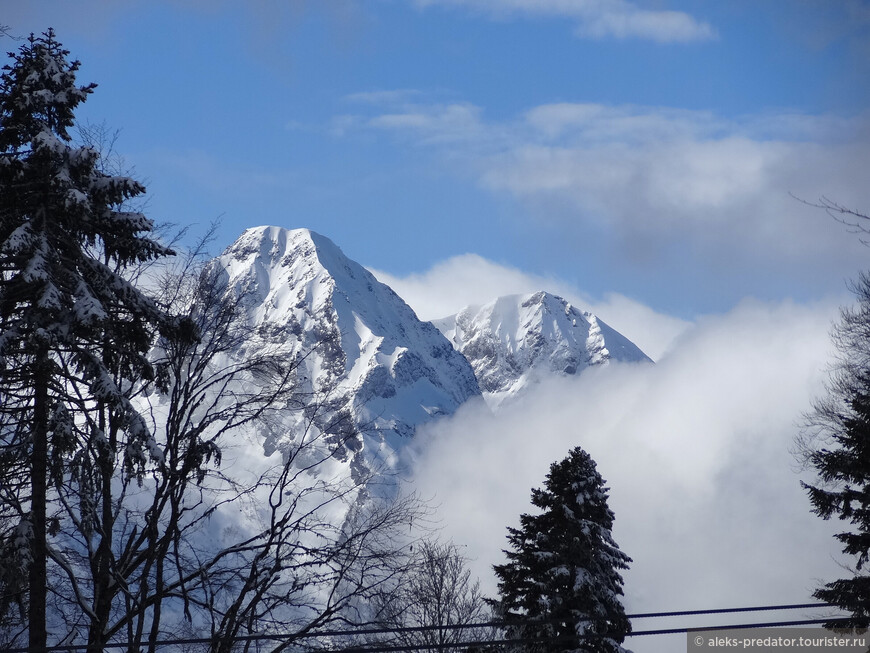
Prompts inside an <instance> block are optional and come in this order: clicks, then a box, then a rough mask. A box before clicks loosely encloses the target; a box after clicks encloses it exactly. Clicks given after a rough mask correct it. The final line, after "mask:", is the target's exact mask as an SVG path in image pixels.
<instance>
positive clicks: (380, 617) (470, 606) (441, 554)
mask: <svg viewBox="0 0 870 653" xmlns="http://www.w3.org/2000/svg"><path fill="white" fill-rule="evenodd" d="M372 610H373V613H374V622H375V623H376V624H377V625H378V626H379V627H380V628H384V629H399V630H398V631H397V632H394V633H391V634H389V635H384V634H379V635H376V636H373V637H372V639H373V640H374V641H377V642H381V643H388V644H390V645H395V646H409V647H422V648H419V649H415V650H420V651H425V652H427V653H435V652H436V651H439V652H447V653H460V651H462V652H465V651H467V650H468V649H467V647H464V646H460V643H461V642H469V641H488V640H491V639H492V638H493V633H492V630H491V629H489V628H481V627H463V626H470V625H471V624H477V623H485V622H487V621H489V620H490V618H491V612H490V608H489V606H488V605H487V603H486V600H485V599H484V597H483V595H482V594H481V592H480V583H479V581H477V580H473V579H472V577H471V571H470V570H469V569H468V565H467V561H466V559H465V557H464V556H463V555H462V553H461V551H460V549H459V547H458V546H456V545H455V544H453V543H452V542H451V543H445V544H442V543H437V542H431V541H425V540H424V541H423V542H421V543H420V544H419V545H418V549H417V551H416V552H415V554H414V558H413V563H412V566H411V567H410V568H409V569H408V571H407V572H406V573H405V574H403V576H402V577H401V578H400V579H399V582H398V584H397V585H396V586H395V587H391V588H390V589H389V591H386V592H382V593H380V594H378V595H377V597H376V599H375V600H374V601H373V603H372ZM421 627H426V629H425V630H401V629H408V628H412V629H413V628H421Z"/></svg>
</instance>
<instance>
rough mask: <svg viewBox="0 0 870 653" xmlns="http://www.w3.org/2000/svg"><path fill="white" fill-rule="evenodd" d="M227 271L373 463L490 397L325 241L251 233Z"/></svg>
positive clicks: (455, 357) (227, 255)
mask: <svg viewBox="0 0 870 653" xmlns="http://www.w3.org/2000/svg"><path fill="white" fill-rule="evenodd" d="M217 264H218V265H220V266H221V267H223V269H224V270H225V271H226V275H227V283H228V285H229V288H231V289H233V291H234V292H236V293H238V294H239V295H242V296H244V302H245V306H246V312H247V318H248V322H249V324H250V325H251V328H252V329H256V330H257V331H258V332H259V334H260V335H261V336H263V337H265V338H266V339H267V340H269V341H272V342H275V343H280V344H283V345H285V346H289V348H290V349H291V350H292V351H294V352H297V353H300V352H301V353H303V354H304V355H305V358H304V360H303V362H302V366H303V367H304V373H303V374H302V376H301V378H302V379H303V382H304V383H305V384H307V386H308V388H309V389H310V390H311V391H312V392H314V393H321V394H322V396H326V397H328V403H329V406H328V410H327V411H326V412H328V413H330V414H331V415H332V416H334V415H336V414H339V413H341V414H343V415H345V416H346V417H347V418H348V419H350V420H352V423H353V426H354V427H355V428H356V429H358V430H359V432H360V433H361V438H360V440H359V443H358V444H359V447H360V450H361V451H362V452H363V454H362V455H363V458H366V459H368V462H369V463H370V464H374V463H375V460H376V461H377V464H387V465H390V464H392V462H394V460H395V454H396V452H397V451H398V450H399V449H400V448H401V447H402V446H403V443H404V441H405V439H406V438H408V437H410V436H411V435H413V433H414V430H415V429H416V428H417V426H419V425H420V424H422V423H423V422H425V421H427V420H429V419H432V418H433V417H435V416H438V415H449V414H452V413H453V412H455V411H456V409H457V408H458V407H459V406H460V405H461V404H462V403H463V402H465V401H466V400H468V399H469V398H471V397H474V396H478V395H479V394H480V389H479V387H478V383H477V380H476V378H475V376H474V372H473V370H472V369H471V366H470V365H469V364H468V361H467V360H466V359H465V358H464V357H463V356H462V354H460V353H459V352H457V351H456V350H455V349H454V347H453V346H452V345H451V344H450V342H448V341H447V339H446V338H445V337H444V336H443V335H442V334H441V333H440V332H439V331H438V330H437V329H436V328H435V327H434V326H433V325H432V324H431V323H428V322H422V321H420V320H419V319H418V318H417V316H416V315H415V313H414V311H413V310H412V309H411V308H410V307H409V306H408V305H407V304H406V303H405V302H404V301H403V300H402V299H401V298H400V297H399V296H398V295H396V293H394V292H393V291H392V290H391V289H390V288H389V287H388V286H386V285H384V284H383V283H381V282H379V281H377V279H375V278H374V276H373V275H372V274H371V273H369V272H368V271H367V270H366V269H364V268H363V267H362V266H360V265H359V264H358V263H355V262H354V261H352V260H350V259H348V258H347V257H346V256H345V255H344V254H343V253H342V252H341V250H340V249H339V248H338V247H337V246H336V245H335V244H334V243H333V242H332V241H331V240H329V239H328V238H326V237H324V236H321V235H319V234H317V233H314V232H312V231H309V230H307V229H296V230H287V229H282V228H279V227H256V228H253V229H248V230H247V231H245V232H244V233H243V234H242V236H241V237H239V239H238V240H237V241H236V242H235V243H233V244H232V245H231V246H230V247H229V248H227V250H226V251H225V252H224V253H223V254H222V255H221V256H220V257H219V258H218V259H217ZM297 426H298V425H297ZM270 445H271V446H279V447H280V445H281V443H280V441H276V442H272V443H267V446H270Z"/></svg>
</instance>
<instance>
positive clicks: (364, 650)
mask: <svg viewBox="0 0 870 653" xmlns="http://www.w3.org/2000/svg"><path fill="white" fill-rule="evenodd" d="M832 607H836V606H834V605H833V604H831V603H800V604H789V605H764V606H751V607H743V608H716V609H706V610H680V611H671V612H647V613H637V614H630V615H626V617H627V618H628V619H650V618H659V617H682V616H693V615H709V614H729V613H741V612H761V611H773V610H798V609H809V608H832ZM846 619H848V618H847V617H844V618H839V617H831V618H827V619H806V620H799V621H777V622H766V623H752V624H746V623H744V624H730V625H723V626H702V627H698V626H694V627H685V628H665V629H657V630H642V631H635V632H632V633H629V634H628V635H627V637H639V636H643V635H673V634H680V633H686V632H690V631H692V632H694V631H696V630H729V629H731V630H738V629H745V628H771V627H777V626H783V627H784V626H802V625H814V624H822V623H837V622H842V621H845V620H846ZM561 621H564V620H559V619H550V620H539V621H534V622H529V621H525V622H516V623H505V622H496V621H490V622H481V623H471V624H448V625H442V626H406V627H402V628H362V629H355V630H321V631H316V632H305V633H275V634H269V635H266V634H263V635H242V636H238V637H236V638H235V641H238V642H256V641H282V640H287V641H292V640H302V639H312V638H321V637H348V636H352V635H356V636H360V635H388V634H398V633H413V632H426V631H432V630H439V631H444V630H471V629H475V628H504V627H510V626H529V625H535V624H548V623H558V622H561ZM572 637H573V636H572ZM211 641H213V638H212V637H196V638H183V639H165V640H160V641H157V642H155V643H154V644H155V645H156V646H180V645H185V644H208V643H209V642H211ZM543 641H548V642H552V641H556V640H555V639H553V638H521V639H500V640H479V641H469V642H453V643H445V644H420V645H405V646H398V647H396V646H393V645H386V644H381V645H378V644H374V645H371V646H374V647H375V648H372V647H371V646H369V647H365V646H364V645H363V646H355V647H351V648H341V649H332V651H333V653H352V652H357V653H382V652H383V653H387V652H392V651H396V652H397V651H416V650H422V649H425V648H435V649H440V648H450V647H462V646H466V647H467V646H478V647H480V646H484V647H490V646H497V645H501V644H520V643H525V644H528V643H534V642H543ZM128 646H129V642H121V643H108V644H105V645H104V646H103V648H105V649H116V648H126V647H128ZM87 648H88V645H87V644H70V645H64V644H59V645H55V646H49V647H47V648H46V649H45V651H46V652H51V651H84V650H87ZM28 651H29V649H28V648H27V647H22V648H14V649H7V653H28Z"/></svg>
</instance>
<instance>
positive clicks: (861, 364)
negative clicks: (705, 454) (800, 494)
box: [803, 274, 870, 628]
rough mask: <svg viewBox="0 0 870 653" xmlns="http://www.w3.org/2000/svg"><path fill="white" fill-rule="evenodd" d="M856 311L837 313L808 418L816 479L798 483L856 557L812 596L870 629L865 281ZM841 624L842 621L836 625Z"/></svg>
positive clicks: (869, 282)
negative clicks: (821, 392)
mask: <svg viewBox="0 0 870 653" xmlns="http://www.w3.org/2000/svg"><path fill="white" fill-rule="evenodd" d="M854 291H855V293H856V295H857V298H858V304H857V305H856V306H855V307H854V308H845V309H843V310H842V311H841V317H840V323H839V324H838V325H837V326H836V327H835V329H834V334H833V335H834V342H835V343H836V345H837V348H838V350H839V354H840V357H839V363H838V364H837V366H836V367H835V369H834V373H833V376H832V378H831V380H830V382H829V384H828V395H827V396H826V397H825V398H824V399H822V400H820V401H817V402H816V404H815V407H814V411H813V412H812V413H811V414H810V415H809V416H808V417H809V420H808V424H807V426H808V429H807V431H806V433H805V434H804V435H805V440H804V445H805V446H806V447H807V449H806V451H807V452H808V454H807V458H808V460H809V462H810V464H811V465H812V467H814V468H815V470H816V471H817V473H818V476H819V479H818V482H817V483H816V484H815V485H810V484H807V483H804V484H803V485H804V487H805V488H806V490H807V492H808V493H809V497H810V501H811V502H812V505H813V512H815V513H816V514H818V515H819V516H821V517H822V518H824V519H830V518H831V517H833V516H836V517H838V518H839V519H841V520H844V521H846V522H849V523H851V524H852V526H853V528H852V529H851V530H848V531H845V532H843V533H839V534H838V535H836V538H837V539H838V540H840V542H842V543H843V553H845V554H847V555H849V556H854V557H855V573H854V575H853V576H852V577H850V578H843V579H840V580H836V581H834V582H832V583H828V584H827V585H825V586H824V587H823V588H820V589H818V590H816V591H815V592H814V594H813V596H815V597H816V598H817V599H820V600H822V601H825V602H826V603H833V604H834V605H836V606H838V607H840V608H842V609H843V610H846V611H848V612H850V613H851V615H852V617H851V620H850V623H849V624H848V625H849V626H851V627H855V628H867V627H868V626H870V573H868V568H867V563H868V561H870V275H868V274H862V275H861V276H860V277H859V279H858V282H857V283H856V284H855V285H854ZM840 625H842V622H841V624H840Z"/></svg>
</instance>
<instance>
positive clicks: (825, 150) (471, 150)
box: [358, 103, 870, 274]
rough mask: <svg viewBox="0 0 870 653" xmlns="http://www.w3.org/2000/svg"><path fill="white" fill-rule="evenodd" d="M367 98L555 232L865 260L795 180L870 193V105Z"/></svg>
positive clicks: (854, 196)
mask: <svg viewBox="0 0 870 653" xmlns="http://www.w3.org/2000/svg"><path fill="white" fill-rule="evenodd" d="M372 109H373V110H374V111H375V112H376V115H373V116H366V117H360V118H358V120H359V123H360V124H364V125H365V127H366V128H368V129H376V130H380V131H384V132H387V133H392V134H396V135H399V136H401V137H402V139H403V140H405V142H411V143H415V144H417V145H419V146H427V147H432V148H433V151H435V152H437V153H438V154H439V155H440V156H443V157H444V160H445V165H448V166H449V167H450V169H451V171H452V172H453V173H454V174H458V175H463V176H469V177H471V178H472V179H474V180H475V181H476V183H478V184H479V185H480V186H481V187H483V188H485V189H488V190H489V191H491V192H493V193H495V194H498V195H508V196H512V197H513V198H515V199H517V200H520V201H521V202H523V203H524V204H525V205H527V206H528V207H529V208H530V211H529V216H530V218H532V219H534V218H535V217H537V216H544V217H543V219H544V220H545V221H546V222H549V223H550V224H555V225H558V227H559V229H558V230H559V232H560V238H563V239H566V238H571V234H572V233H573V232H574V231H575V230H574V229H573V228H572V227H573V226H574V225H580V224H583V223H587V224H588V223H591V224H595V225H597V227H600V228H604V229H605V230H607V231H608V232H609V233H612V234H613V235H614V236H615V241H616V242H621V243H622V244H623V245H625V246H628V247H629V248H632V247H633V248H634V249H635V250H637V249H642V250H643V251H645V252H646V253H648V254H649V255H650V256H653V257H654V256H655V255H656V252H657V251H659V250H661V249H664V248H666V247H669V246H673V244H674V243H675V242H680V243H684V244H685V245H684V246H683V247H682V250H683V251H684V252H693V253H694V255H695V256H698V257H700V258H701V259H702V260H705V261H708V262H709V263H710V264H718V265H720V266H732V265H735V264H740V265H742V264H745V263H747V262H749V263H751V264H753V265H755V266H756V268H757V267H765V266H769V265H777V266H778V267H782V266H783V265H785V266H791V267H793V268H794V269H795V271H796V272H797V273H802V274H806V273H807V271H808V270H812V269H813V268H814V266H822V265H828V266H829V265H830V264H831V262H832V261H834V262H836V264H838V265H843V266H844V269H848V270H854V269H857V268H858V267H860V266H861V265H863V261H864V258H865V252H864V251H863V250H862V249H861V248H860V246H858V243H857V241H855V240H854V239H851V241H850V238H849V237H848V236H847V235H846V234H844V232H843V231H842V230H839V229H836V228H832V226H831V224H830V222H829V221H828V220H826V219H824V216H822V215H820V212H819V211H818V210H816V209H813V208H811V207H808V206H805V205H801V204H800V203H799V202H796V201H795V200H794V198H793V197H792V194H794V195H797V196H799V197H802V198H804V199H809V200H815V199H817V198H819V197H820V196H827V197H832V198H836V199H837V201H838V202H839V203H841V204H843V205H845V206H849V207H856V208H859V209H860V208H863V207H867V206H870V187H868V186H867V184H866V183H865V181H866V180H865V179H864V176H865V174H864V171H865V170H867V169H868V167H870V120H868V116H859V117H853V118H847V117H842V116H833V115H818V116H807V115H802V114H796V113H794V112H789V111H783V112H779V113H771V112H767V113H764V114H760V115H755V116H747V117H744V118H741V119H725V118H722V117H719V116H716V115H714V114H712V113H710V112H705V111H688V110H679V109H669V108H661V107H640V106H633V105H622V106H608V105H601V104H590V103H577V104H573V103H558V104H547V105H541V106H538V107H533V108H532V109H530V110H528V111H526V112H525V113H524V114H522V115H520V116H518V117H516V118H515V119H513V120H505V121H491V120H486V119H485V117H484V114H483V111H482V109H480V108H478V107H474V106H473V105H468V104H462V103H455V104H437V103H433V104H425V103H404V104H402V105H401V106H393V105H390V106H388V107H378V106H377V105H375V106H373V107H372ZM554 207H556V208H555V210H554ZM539 219H540V218H539ZM738 262H739V263H738ZM846 265H848V267H845V266H846Z"/></svg>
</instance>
